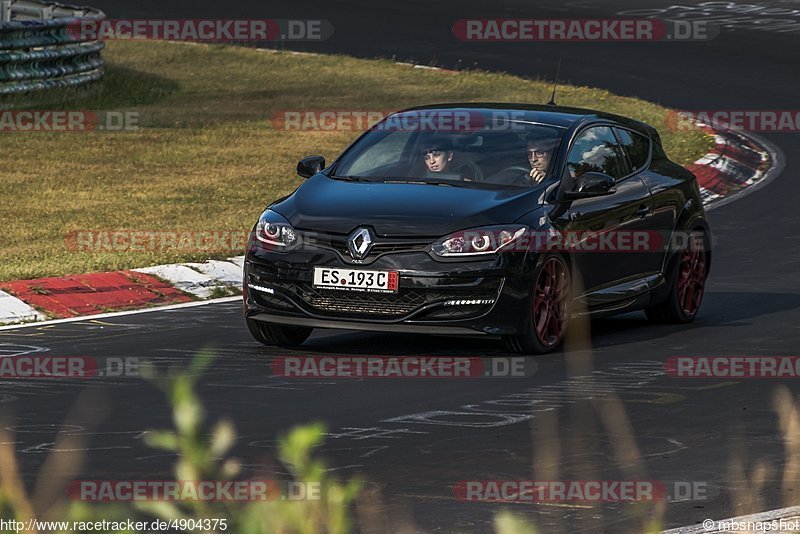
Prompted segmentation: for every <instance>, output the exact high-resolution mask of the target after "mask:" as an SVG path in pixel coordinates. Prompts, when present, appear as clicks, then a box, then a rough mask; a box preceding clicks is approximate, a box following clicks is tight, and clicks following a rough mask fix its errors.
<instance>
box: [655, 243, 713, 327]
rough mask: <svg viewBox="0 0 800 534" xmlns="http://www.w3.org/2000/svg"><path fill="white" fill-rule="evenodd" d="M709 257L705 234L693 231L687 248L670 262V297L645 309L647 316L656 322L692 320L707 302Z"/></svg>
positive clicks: (687, 321) (668, 295)
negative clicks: (704, 297)
mask: <svg viewBox="0 0 800 534" xmlns="http://www.w3.org/2000/svg"><path fill="white" fill-rule="evenodd" d="M709 260H710V258H709V254H708V244H707V239H706V236H705V234H704V233H703V232H692V233H691V235H690V238H689V243H688V245H687V247H686V248H685V249H683V250H682V251H681V252H680V253H678V254H676V255H675V256H674V258H673V259H672V261H671V262H670V266H669V269H668V276H667V280H668V282H667V283H668V284H669V292H668V294H667V297H666V298H665V299H664V300H663V301H661V302H659V303H658V304H655V305H653V306H650V307H648V308H645V313H646V314H647V318H648V319H650V320H651V321H653V322H656V323H671V324H685V323H690V322H692V321H693V320H694V318H695V317H696V316H697V312H699V311H700V305H701V304H702V302H703V295H704V294H705V285H706V278H707V277H708V267H709Z"/></svg>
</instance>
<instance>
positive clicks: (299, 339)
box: [247, 319, 313, 347]
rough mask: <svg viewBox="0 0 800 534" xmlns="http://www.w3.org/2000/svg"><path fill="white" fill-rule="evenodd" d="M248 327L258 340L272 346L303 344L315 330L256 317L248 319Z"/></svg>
mask: <svg viewBox="0 0 800 534" xmlns="http://www.w3.org/2000/svg"><path fill="white" fill-rule="evenodd" d="M247 328H248V329H249V330H250V334H252V336H253V338H254V339H255V340H256V341H258V342H260V343H263V344H264V345H268V346H270V347H293V346H297V345H302V344H303V342H304V341H305V340H306V339H308V336H310V335H311V331H312V330H313V329H312V328H308V327H305V326H286V325H277V324H270V323H265V322H263V321H256V320H255V319H247Z"/></svg>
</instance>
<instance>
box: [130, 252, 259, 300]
mask: <svg viewBox="0 0 800 534" xmlns="http://www.w3.org/2000/svg"><path fill="white" fill-rule="evenodd" d="M243 266H244V256H239V257H236V258H230V259H229V260H227V261H219V260H209V261H207V262H205V263H183V264H171V265H156V266H155V267H146V268H144V269H133V270H134V271H136V272H140V273H145V274H151V275H153V276H157V277H159V278H161V279H162V280H166V281H168V282H170V283H172V285H174V286H175V287H177V288H178V289H180V290H181V291H185V292H186V293H190V294H192V295H194V296H195V297H197V298H201V299H207V298H209V297H211V296H212V295H213V293H214V291H215V290H219V289H224V288H226V287H238V288H241V287H242V268H243Z"/></svg>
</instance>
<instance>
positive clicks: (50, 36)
mask: <svg viewBox="0 0 800 534" xmlns="http://www.w3.org/2000/svg"><path fill="white" fill-rule="evenodd" d="M103 19H105V14H104V13H103V12H102V11H100V10H97V9H94V8H91V7H74V6H67V5H61V4H54V3H49V2H40V1H36V0H0V95H8V94H15V93H27V92H30V91H38V90H42V89H51V88H55V87H70V86H75V85H81V84H85V83H89V82H92V81H95V80H99V79H100V78H102V77H103V65H104V64H103V58H102V57H101V55H100V52H101V51H102V50H103V48H104V46H105V43H103V41H102V40H89V39H87V38H82V35H81V34H82V32H81V31H80V28H81V23H86V22H87V21H95V22H99V21H102V20H103Z"/></svg>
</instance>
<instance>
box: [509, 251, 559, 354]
mask: <svg viewBox="0 0 800 534" xmlns="http://www.w3.org/2000/svg"><path fill="white" fill-rule="evenodd" d="M533 279H534V283H533V288H532V289H531V310H530V324H529V332H528V333H527V334H519V335H513V336H506V337H505V342H506V347H507V348H508V349H509V350H511V351H513V352H519V353H523V354H546V353H548V352H552V351H554V350H555V349H556V348H558V346H559V345H561V342H562V341H563V340H564V335H565V334H566V333H567V324H568V323H569V314H570V306H569V304H570V288H571V280H570V274H569V268H568V267H567V263H566V262H565V261H564V258H563V257H562V256H560V255H559V254H549V255H547V256H546V257H545V258H544V260H543V261H542V263H541V265H540V266H539V268H538V269H537V270H536V274H535V275H534V277H533Z"/></svg>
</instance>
